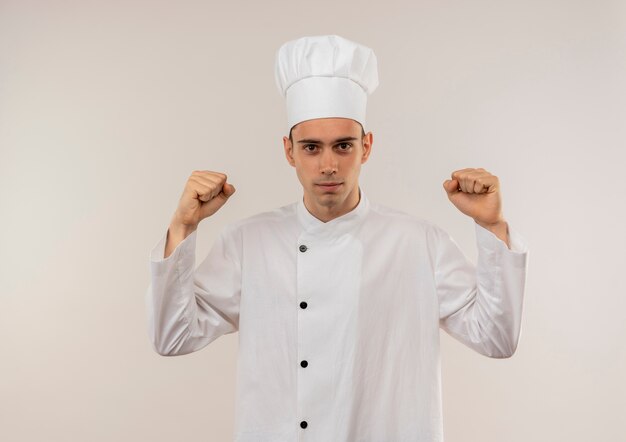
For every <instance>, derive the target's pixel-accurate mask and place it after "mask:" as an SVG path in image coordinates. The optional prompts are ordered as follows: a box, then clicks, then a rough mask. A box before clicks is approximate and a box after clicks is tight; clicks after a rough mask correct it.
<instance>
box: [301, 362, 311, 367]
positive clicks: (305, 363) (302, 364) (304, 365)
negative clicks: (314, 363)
mask: <svg viewBox="0 0 626 442" xmlns="http://www.w3.org/2000/svg"><path fill="white" fill-rule="evenodd" d="M300 365H301V366H302V367H306V366H307V365H309V363H308V362H307V361H302V362H300Z"/></svg>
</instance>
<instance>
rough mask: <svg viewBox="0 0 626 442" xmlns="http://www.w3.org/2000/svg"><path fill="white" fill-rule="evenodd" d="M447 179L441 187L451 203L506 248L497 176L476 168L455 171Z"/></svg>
mask: <svg viewBox="0 0 626 442" xmlns="http://www.w3.org/2000/svg"><path fill="white" fill-rule="evenodd" d="M450 178H451V179H449V180H445V181H444V182H443V188H444V189H445V190H446V193H447V194H448V199H450V201H451V202H452V204H454V205H455V206H456V208H457V209H459V210H460V211H461V212H463V213H464V214H466V215H467V216H471V217H472V218H474V221H476V222H477V223H478V224H479V225H481V226H482V227H484V228H486V229H488V230H490V231H492V232H493V233H494V234H495V235H496V236H497V237H498V238H500V239H501V240H502V241H504V242H505V243H506V245H507V247H509V234H508V223H507V222H506V220H505V219H504V216H503V215H502V199H501V196H500V193H501V192H500V180H499V179H498V177H497V176H495V175H493V174H491V173H489V172H487V171H486V170H485V169H483V168H482V167H479V168H477V169H474V168H467V169H461V170H456V171H454V172H452V174H451V176H450Z"/></svg>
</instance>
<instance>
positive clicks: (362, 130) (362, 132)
mask: <svg viewBox="0 0 626 442" xmlns="http://www.w3.org/2000/svg"><path fill="white" fill-rule="evenodd" d="M357 123H358V121H357ZM296 126H297V124H296V125H294V126H293V127H292V128H291V129H289V141H291V143H292V144H293V138H291V131H292V130H293V128H294V127H296ZM359 126H361V138H363V137H364V136H365V130H364V129H363V125H362V124H361V123H359Z"/></svg>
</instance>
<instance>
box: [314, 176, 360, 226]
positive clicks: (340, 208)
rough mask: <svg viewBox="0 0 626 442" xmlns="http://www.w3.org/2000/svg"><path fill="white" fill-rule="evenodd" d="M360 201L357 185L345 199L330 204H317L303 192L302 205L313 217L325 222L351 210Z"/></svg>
mask: <svg viewBox="0 0 626 442" xmlns="http://www.w3.org/2000/svg"><path fill="white" fill-rule="evenodd" d="M360 201H361V191H360V189H359V186H358V185H356V186H355V187H354V189H352V191H351V192H350V193H349V194H348V196H347V197H346V199H345V200H343V201H342V202H338V203H337V204H332V205H322V204H319V203H317V202H316V201H315V200H314V199H308V198H307V194H306V193H305V194H304V206H305V207H306V209H307V210H308V211H309V212H310V213H311V215H313V216H314V217H315V218H317V219H319V220H320V221H322V222H325V223H326V222H328V221H331V220H333V219H335V218H339V217H340V216H343V215H345V214H346V213H348V212H351V211H352V210H354V209H355V207H356V206H358V204H359V202H360Z"/></svg>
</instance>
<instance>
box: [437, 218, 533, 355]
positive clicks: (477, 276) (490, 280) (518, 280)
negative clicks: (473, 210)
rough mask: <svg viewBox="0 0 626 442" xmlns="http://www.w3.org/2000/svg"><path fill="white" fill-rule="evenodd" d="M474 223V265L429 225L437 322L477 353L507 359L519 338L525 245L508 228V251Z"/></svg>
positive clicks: (446, 235)
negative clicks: (432, 233)
mask: <svg viewBox="0 0 626 442" xmlns="http://www.w3.org/2000/svg"><path fill="white" fill-rule="evenodd" d="M474 224H475V230H476V242H477V246H478V259H477V264H476V265H474V264H472V263H471V262H470V261H469V260H468V259H467V257H466V256H465V255H464V254H463V252H462V251H461V250H460V248H459V246H458V244H457V243H456V241H455V240H454V239H453V238H452V237H451V236H450V235H449V234H448V233H446V232H445V231H444V230H442V229H441V228H439V227H437V226H434V227H435V233H436V238H437V240H436V241H437V247H436V250H437V251H436V259H435V285H436V292H437V297H438V300H439V318H440V319H439V324H440V327H441V328H443V329H444V330H445V331H446V332H447V333H448V334H449V335H451V336H452V337H454V338H455V339H457V340H458V341H460V342H462V343H463V344H465V345H467V346H468V347H470V348H472V349H474V350H476V351H477V352H478V353H480V354H483V355H485V356H488V357H492V358H508V357H511V356H512V355H513V354H514V353H515V350H516V349H517V344H518V342H519V338H520V332H521V321H522V307H523V298H524V287H525V284H526V269H527V262H528V247H527V244H526V242H525V240H524V238H523V237H522V236H521V235H520V234H519V233H518V232H517V231H515V230H514V229H512V228H511V226H510V225H509V242H510V244H511V249H509V248H508V247H507V246H506V244H505V243H504V241H502V240H500V239H499V238H498V237H497V236H496V235H495V234H494V233H492V232H490V231H489V230H487V229H485V228H483V227H482V226H480V225H479V224H478V223H476V222H474Z"/></svg>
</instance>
